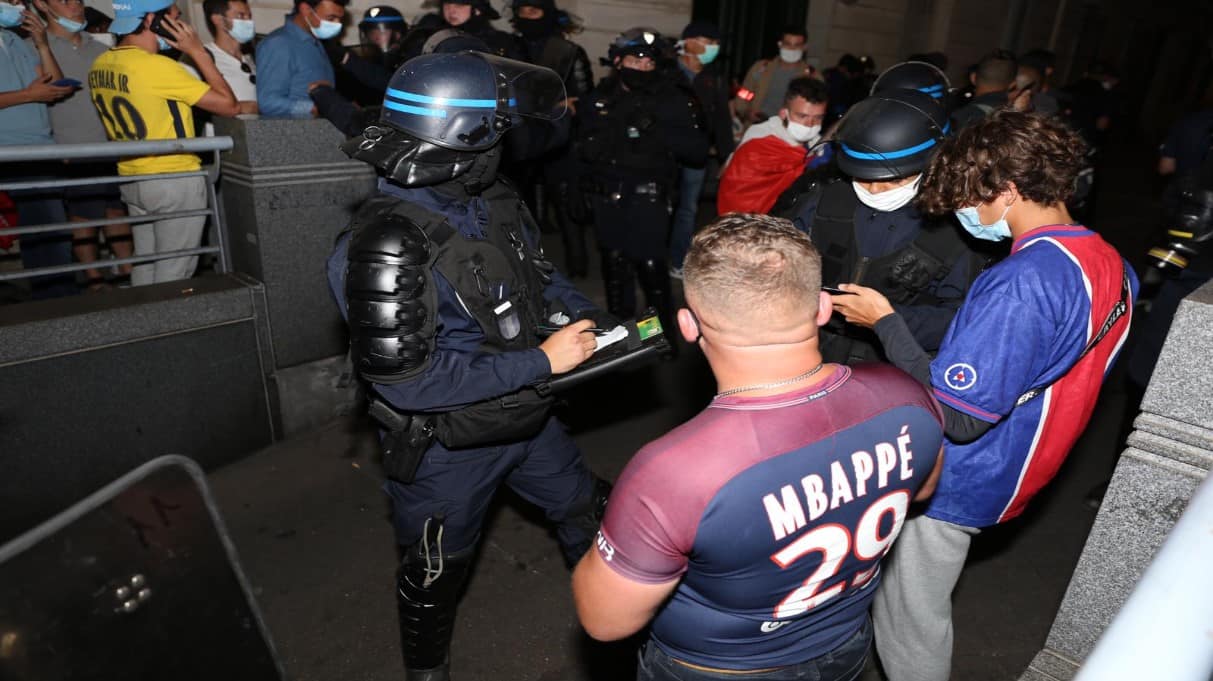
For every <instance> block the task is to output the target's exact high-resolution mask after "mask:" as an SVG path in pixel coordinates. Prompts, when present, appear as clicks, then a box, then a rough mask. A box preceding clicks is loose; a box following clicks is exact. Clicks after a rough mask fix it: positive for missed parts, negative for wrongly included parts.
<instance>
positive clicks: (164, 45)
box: [156, 36, 173, 52]
mask: <svg viewBox="0 0 1213 681" xmlns="http://www.w3.org/2000/svg"><path fill="white" fill-rule="evenodd" d="M156 47H157V49H159V50H160V51H161V52H168V51H169V50H171V49H173V46H172V45H169V44H168V41H167V40H165V39H164V38H161V37H160V36H156Z"/></svg>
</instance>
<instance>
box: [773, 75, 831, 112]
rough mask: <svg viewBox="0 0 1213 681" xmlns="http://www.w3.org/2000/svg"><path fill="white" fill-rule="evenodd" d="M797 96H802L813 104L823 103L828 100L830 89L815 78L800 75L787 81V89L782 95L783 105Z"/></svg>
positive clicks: (789, 102)
mask: <svg viewBox="0 0 1213 681" xmlns="http://www.w3.org/2000/svg"><path fill="white" fill-rule="evenodd" d="M797 97H803V98H805V99H806V100H808V101H810V102H812V103H814V104H824V103H826V102H828V101H830V90H829V88H827V87H826V84H825V83H823V82H822V81H820V80H817V79H816V78H810V77H808V76H801V77H800V78H793V79H792V82H790V83H788V91H787V93H786V94H784V96H783V104H784V106H787V105H788V104H791V103H792V100H793V99H796V98H797Z"/></svg>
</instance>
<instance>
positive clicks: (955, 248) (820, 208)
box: [812, 181, 976, 364]
mask: <svg viewBox="0 0 1213 681" xmlns="http://www.w3.org/2000/svg"><path fill="white" fill-rule="evenodd" d="M859 206H860V203H859V197H858V196H857V195H856V194H855V190H854V188H852V187H851V185H850V183H848V182H841V181H840V182H833V183H830V184H828V185H826V186H825V187H824V189H823V191H822V195H821V199H820V201H819V202H818V203H817V209H816V212H815V214H814V216H813V221H812V234H813V243H814V244H815V245H816V246H817V249H818V251H820V252H821V281H822V283H823V284H825V285H827V286H837V285H838V284H840V283H856V284H860V285H861V286H867V287H868V288H873V289H876V290H877V291H880V292H881V293H882V294H884V296H885V297H886V298H888V299H889V302H892V303H897V304H901V305H938V304H939V303H940V301H939V299H938V298H937V297H936V296H934V295H933V294H931V293H930V292H929V291H928V287H929V286H930V285H931V283H932V282H935V281H939V280H941V279H943V278H944V277H946V276H947V275H948V272H949V271H951V268H952V263H954V262H956V260H957V259H959V258H961V257H962V256H963V255H965V254H966V253H968V252H969V248H968V246H966V245H965V243H964V241H963V240H962V239H961V237H960V236H959V235H958V234H957V233H956V229H955V227H953V226H952V225H951V224H949V223H948V222H947V221H946V220H942V219H936V220H932V219H930V218H924V219H923V224H922V229H921V230H920V231H919V234H918V236H917V237H916V238H915V239H914V241H913V242H911V243H910V244H909V245H908V246H906V247H904V248H901V249H899V250H896V251H893V252H892V253H887V254H885V255H882V256H879V257H876V258H870V259H869V258H864V257H862V256H861V255H860V253H859V246H858V239H857V237H856V234H855V211H856V210H857V209H858V208H859ZM974 275H976V273H974ZM828 336H834V337H828ZM879 347H880V346H879V342H878V341H877V340H876V335H875V334H874V333H873V332H872V331H871V330H870V329H865V328H861V327H857V326H854V325H852V324H846V323H844V322H842V321H841V320H839V319H838V318H835V319H833V320H831V322H830V324H829V325H828V326H827V327H826V328H825V329H824V333H823V338H822V354H823V355H824V356H825V357H826V361H831V362H843V363H847V364H851V363H854V362H858V361H875V360H883V359H884V356H883V353H881V352H880V350H879Z"/></svg>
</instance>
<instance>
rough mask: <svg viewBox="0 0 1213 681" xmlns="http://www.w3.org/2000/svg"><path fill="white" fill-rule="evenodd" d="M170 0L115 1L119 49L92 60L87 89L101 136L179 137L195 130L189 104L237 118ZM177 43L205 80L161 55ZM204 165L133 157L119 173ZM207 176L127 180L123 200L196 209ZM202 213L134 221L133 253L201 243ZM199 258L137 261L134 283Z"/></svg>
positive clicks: (168, 275)
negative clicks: (182, 216) (98, 118)
mask: <svg viewBox="0 0 1213 681" xmlns="http://www.w3.org/2000/svg"><path fill="white" fill-rule="evenodd" d="M180 16H181V11H180V10H179V9H178V8H177V6H176V5H174V4H173V3H172V0H119V1H118V2H115V3H114V23H113V24H111V25H110V30H111V31H113V32H114V34H115V35H117V36H120V39H119V41H118V45H117V47H115V48H114V49H112V50H109V51H107V52H105V53H104V54H102V55H101V56H100V57H98V58H97V60H96V61H95V62H93V68H92V70H91V71H90V72H89V74H88V85H89V93H90V94H91V96H92V100H93V105H94V106H96V107H97V113H98V114H100V116H101V121H102V123H103V124H104V125H105V131H106V134H107V135H108V136H109V138H110V139H111V140H114V141H131V140H162V139H181V138H188V137H193V136H194V117H193V112H192V109H191V107H194V106H197V107H198V108H200V109H202V110H204V111H209V112H210V113H213V114H215V115H217V116H235V115H236V114H238V113H240V105H239V104H238V103H237V101H236V97H235V95H233V94H232V89H231V87H230V86H229V85H228V84H227V81H226V80H225V79H224V78H223V74H221V73H220V72H219V69H218V68H217V67H216V66H215V61H214V60H213V59H211V57H210V55H208V54H207V52H206V48H205V47H203V45H202V40H201V39H200V38H199V37H198V34H197V33H196V32H194V29H193V28H191V27H190V25H189V24H187V23H185V22H184V21H182V20H181V19H180ZM169 48H176V49H177V50H180V51H181V52H182V54H184V55H185V56H186V57H189V58H190V60H192V61H193V63H194V64H195V65H196V66H197V69H198V73H199V74H200V75H201V76H202V78H203V81H200V80H198V79H197V78H195V77H194V76H193V75H191V74H190V73H189V72H187V71H186V70H185V67H184V66H182V65H181V64H180V63H179V62H176V61H173V60H172V59H169V58H168V57H166V56H164V55H162V54H160V53H161V52H163V51H165V50H168V49H169ZM201 167H202V162H201V160H200V159H199V158H198V157H197V156H196V155H194V154H168V155H162V156H136V157H128V158H124V159H122V160H121V161H119V162H118V174H119V175H124V176H131V177H135V178H137V177H138V176H140V175H153V174H158V173H188V172H194V171H197V170H199V169H201ZM207 182H208V180H207V178H206V177H177V178H164V179H150V180H141V181H135V182H128V183H126V184H124V185H122V200H123V202H124V203H126V207H127V210H128V211H129V212H130V214H131V215H145V214H148V213H170V212H181V211H191V210H201V209H203V208H206V206H207V195H208V188H207ZM205 226H206V217H205V216H196V217H184V218H170V219H160V220H156V221H154V222H144V223H138V224H135V225H134V226H133V227H132V228H131V231H132V232H133V234H134V238H135V255H148V254H151V253H158V252H162V251H176V250H182V249H188V248H195V247H197V246H198V244H199V243H201V241H202V232H203V229H204V228H205ZM197 265H198V257H197V256H187V257H182V258H170V259H167V260H157V261H156V262H154V263H146V264H140V265H136V266H135V268H134V270H133V271H132V272H131V283H132V284H133V285H135V286H139V285H142V284H153V283H159V282H163V281H173V280H177V279H186V278H188V277H191V276H193V274H194V269H195V268H196V267H197Z"/></svg>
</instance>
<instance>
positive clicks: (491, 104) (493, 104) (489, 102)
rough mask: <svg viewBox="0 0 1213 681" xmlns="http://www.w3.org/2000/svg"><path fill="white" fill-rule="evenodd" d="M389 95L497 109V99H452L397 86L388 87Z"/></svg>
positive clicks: (408, 99) (423, 102) (415, 100)
mask: <svg viewBox="0 0 1213 681" xmlns="http://www.w3.org/2000/svg"><path fill="white" fill-rule="evenodd" d="M387 96H388V97H392V98H395V99H399V100H402V101H405V102H415V103H417V104H429V105H431V106H453V107H459V108H463V109H496V108H497V100H495V99H450V98H447V97H430V96H429V95H419V94H416V93H413V92H405V91H404V90H397V89H395V88H388V89H387Z"/></svg>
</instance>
